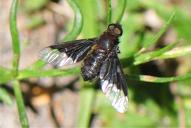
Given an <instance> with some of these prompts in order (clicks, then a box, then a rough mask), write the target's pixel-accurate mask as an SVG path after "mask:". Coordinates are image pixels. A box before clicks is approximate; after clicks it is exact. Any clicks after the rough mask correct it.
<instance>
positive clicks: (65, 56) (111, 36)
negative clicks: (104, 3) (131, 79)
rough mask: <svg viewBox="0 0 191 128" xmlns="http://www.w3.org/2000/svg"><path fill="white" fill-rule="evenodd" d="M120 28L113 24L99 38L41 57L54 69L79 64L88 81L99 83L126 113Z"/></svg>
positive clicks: (46, 51) (69, 44)
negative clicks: (120, 57)
mask: <svg viewBox="0 0 191 128" xmlns="http://www.w3.org/2000/svg"><path fill="white" fill-rule="evenodd" d="M122 33H123V30H122V27H121V25H120V24H118V23H116V24H110V25H109V26H108V28H107V30H106V31H104V32H103V34H102V35H101V36H100V37H98V38H92V39H81V40H74V41H68V42H65V43H64V44H58V45H52V46H48V47H46V48H44V49H42V50H41V52H40V57H41V59H42V60H44V61H45V62H47V63H50V64H52V65H55V66H65V65H70V64H74V63H77V62H80V61H82V60H83V63H82V66H81V74H82V77H83V79H84V80H85V81H87V80H97V81H98V82H99V83H100V85H101V89H102V91H103V93H104V94H105V96H106V97H107V98H108V99H109V101H110V102H111V104H112V106H113V107H114V108H115V109H116V110H117V111H118V112H121V113H123V112H125V111H127V107H128V97H127V96H128V92H127V83H126V79H125V76H124V73H123V70H122V67H121V64H120V62H119V58H118V55H117V54H118V53H119V48H118V44H119V37H120V36H121V35H122Z"/></svg>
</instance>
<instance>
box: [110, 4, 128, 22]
mask: <svg viewBox="0 0 191 128" xmlns="http://www.w3.org/2000/svg"><path fill="white" fill-rule="evenodd" d="M118 1H119V0H118ZM126 5H127V4H126V0H120V2H119V4H118V6H117V8H116V9H115V12H116V15H114V14H113V15H114V16H115V17H116V18H114V21H115V22H116V23H120V22H121V19H122V18H123V14H124V12H125V8H126ZM113 13H114V12H113Z"/></svg>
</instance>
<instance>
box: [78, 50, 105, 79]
mask: <svg viewBox="0 0 191 128" xmlns="http://www.w3.org/2000/svg"><path fill="white" fill-rule="evenodd" d="M105 58H106V53H105V52H104V51H103V50H101V49H99V50H93V51H92V53H91V54H89V55H88V56H87V57H86V58H85V59H84V63H83V66H82V68H81V72H82V77H83V79H84V80H93V79H96V78H97V77H98V74H99V71H100V66H101V64H102V62H103V61H104V59H105Z"/></svg>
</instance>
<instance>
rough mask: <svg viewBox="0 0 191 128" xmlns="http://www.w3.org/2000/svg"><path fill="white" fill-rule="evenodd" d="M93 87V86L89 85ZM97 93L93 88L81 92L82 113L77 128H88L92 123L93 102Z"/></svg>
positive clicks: (80, 112)
mask: <svg viewBox="0 0 191 128" xmlns="http://www.w3.org/2000/svg"><path fill="white" fill-rule="evenodd" d="M88 86H91V85H88ZM94 95H95V91H94V90H93V89H92V88H88V89H87V88H84V89H82V90H80V111H79V115H78V121H77V125H76V126H77V127H78V128H88V127H89V123H90V116H91V108H92V102H93V101H94Z"/></svg>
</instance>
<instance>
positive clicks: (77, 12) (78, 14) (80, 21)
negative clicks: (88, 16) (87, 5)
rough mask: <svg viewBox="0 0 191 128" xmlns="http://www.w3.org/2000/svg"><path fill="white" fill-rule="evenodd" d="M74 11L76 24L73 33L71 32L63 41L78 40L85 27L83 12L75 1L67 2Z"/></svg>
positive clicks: (69, 0)
mask: <svg viewBox="0 0 191 128" xmlns="http://www.w3.org/2000/svg"><path fill="white" fill-rule="evenodd" d="M67 1H68V3H69V4H70V6H71V7H72V9H73V10H74V14H75V18H74V24H73V28H72V30H71V32H69V33H68V34H67V35H66V36H65V37H64V39H63V41H69V40H72V39H75V38H77V36H78V35H79V34H80V32H81V30H82V26H83V17H82V13H81V10H80V8H79V6H78V5H77V3H76V2H75V0H67Z"/></svg>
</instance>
